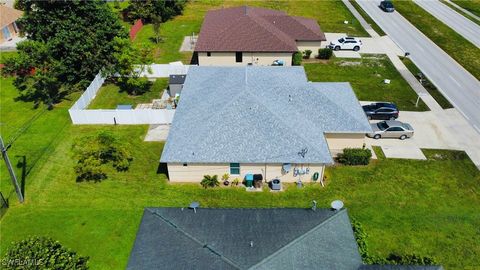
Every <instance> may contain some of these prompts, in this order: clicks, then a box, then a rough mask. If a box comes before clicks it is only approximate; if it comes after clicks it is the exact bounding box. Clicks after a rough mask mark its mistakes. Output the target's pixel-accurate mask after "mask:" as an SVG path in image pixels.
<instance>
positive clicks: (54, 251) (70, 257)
mask: <svg viewBox="0 0 480 270" xmlns="http://www.w3.org/2000/svg"><path fill="white" fill-rule="evenodd" d="M87 264H88V257H82V256H79V255H77V253H76V252H75V251H72V250H69V249H67V248H65V247H63V246H62V245H61V244H60V243H59V242H57V241H54V240H52V239H50V238H47V237H31V238H28V239H25V240H22V241H20V242H16V243H13V245H12V247H10V249H8V251H7V254H6V255H5V257H4V258H3V260H2V266H4V267H5V269H55V270H63V269H78V270H82V269H88V266H87Z"/></svg>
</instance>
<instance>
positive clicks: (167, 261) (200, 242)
mask: <svg viewBox="0 0 480 270" xmlns="http://www.w3.org/2000/svg"><path fill="white" fill-rule="evenodd" d="M361 265H362V261H361V257H360V255H359V253H358V249H357V245H356V242H355V238H354V236H353V232H352V229H351V225H350V220H349V218H348V215H347V212H346V210H341V211H339V212H334V211H331V210H327V209H317V211H312V210H310V209H285V208H279V209H208V208H206V209H198V210H197V213H194V212H193V211H192V210H189V209H188V210H187V209H186V210H183V209H180V208H147V209H145V212H144V214H143V218H142V222H141V224H140V228H139V230H138V233H137V238H136V240H135V244H134V246H133V249H132V252H131V254H130V259H129V262H128V266H127V269H212V270H214V269H278V270H282V269H345V270H349V269H351V270H356V269H358V268H359V267H360V266H361Z"/></svg>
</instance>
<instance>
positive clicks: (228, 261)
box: [150, 211, 242, 269]
mask: <svg viewBox="0 0 480 270" xmlns="http://www.w3.org/2000/svg"><path fill="white" fill-rule="evenodd" d="M150 213H152V214H154V215H155V216H157V217H159V218H160V219H161V220H162V221H163V222H165V223H166V224H168V225H169V226H171V227H173V228H174V229H175V230H177V231H179V232H181V233H182V234H184V235H185V236H186V237H188V238H190V239H191V240H192V241H194V242H196V243H197V244H199V245H200V246H201V247H202V248H206V249H208V251H210V252H211V253H213V254H215V255H216V256H218V257H219V258H220V259H221V260H222V261H224V262H226V263H228V264H230V265H231V266H233V267H235V268H236V269H242V268H241V267H240V266H238V265H237V264H236V263H234V262H233V261H232V260H230V259H229V258H227V257H225V256H223V254H222V253H220V252H219V251H217V250H215V249H214V248H213V247H212V246H210V245H209V244H207V243H202V242H201V241H200V240H198V239H197V238H195V237H194V236H193V235H191V234H189V233H188V232H186V231H185V230H183V229H181V228H180V227H178V226H177V225H176V224H175V223H173V222H172V221H170V220H169V219H168V218H166V217H164V216H162V215H161V214H159V213H157V212H156V211H150Z"/></svg>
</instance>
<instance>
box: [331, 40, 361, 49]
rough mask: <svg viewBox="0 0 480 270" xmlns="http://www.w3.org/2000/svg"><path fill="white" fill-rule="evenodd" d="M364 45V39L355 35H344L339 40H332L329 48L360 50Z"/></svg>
mask: <svg viewBox="0 0 480 270" xmlns="http://www.w3.org/2000/svg"><path fill="white" fill-rule="evenodd" d="M361 47H362V41H361V40H360V39H358V38H354V37H343V38H341V39H339V40H334V41H332V42H330V44H329V45H328V48H330V49H333V50H335V51H338V50H354V51H359V50H360V48H361Z"/></svg>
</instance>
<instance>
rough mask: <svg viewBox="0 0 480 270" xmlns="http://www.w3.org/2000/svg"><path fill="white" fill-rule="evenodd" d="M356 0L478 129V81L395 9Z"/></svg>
mask: <svg viewBox="0 0 480 270" xmlns="http://www.w3.org/2000/svg"><path fill="white" fill-rule="evenodd" d="M357 2H358V3H359V4H360V6H361V7H362V8H363V9H364V10H365V11H366V12H367V13H368V15H369V16H370V17H371V18H372V19H373V20H374V21H375V22H376V23H377V24H378V25H379V26H380V27H381V28H382V29H383V31H384V32H385V33H387V34H388V35H389V36H390V38H391V39H392V40H393V41H394V42H395V43H396V44H397V45H398V46H399V47H400V48H402V49H403V50H404V51H406V52H409V53H410V58H411V59H412V61H413V62H414V63H415V64H416V65H417V66H418V67H419V68H420V69H421V70H422V72H423V73H424V74H425V75H426V76H427V77H428V78H429V79H430V80H431V81H432V83H433V84H435V86H436V87H437V88H438V89H439V90H440V91H441V92H442V94H443V95H444V96H445V97H446V98H447V99H448V100H449V101H450V102H451V103H452V104H453V106H455V108H457V110H459V111H460V112H461V113H462V114H463V115H464V116H465V118H466V119H467V121H468V122H469V123H470V124H471V125H472V126H473V127H474V128H475V129H476V130H477V132H479V133H480V82H479V81H478V80H477V79H476V78H475V77H474V76H473V75H471V74H470V73H469V72H468V71H467V70H465V69H464V68H463V67H462V66H460V65H459V64H458V63H457V62H456V61H455V60H453V58H451V57H450V56H449V55H448V54H447V53H445V52H444V51H443V50H442V49H440V48H439V47H438V46H437V45H435V43H433V42H432V41H431V40H430V39H428V38H427V37H426V36H425V35H423V34H422V33H421V32H420V31H419V30H418V29H416V28H415V27H414V26H413V25H412V24H411V23H409V22H408V21H407V20H406V19H405V18H404V17H403V16H402V15H400V14H399V13H398V12H396V11H395V12H393V13H385V12H383V11H382V10H381V9H380V8H378V5H379V2H380V1H369V0H357ZM458 132H461V131H460V130H459V131H458Z"/></svg>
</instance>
